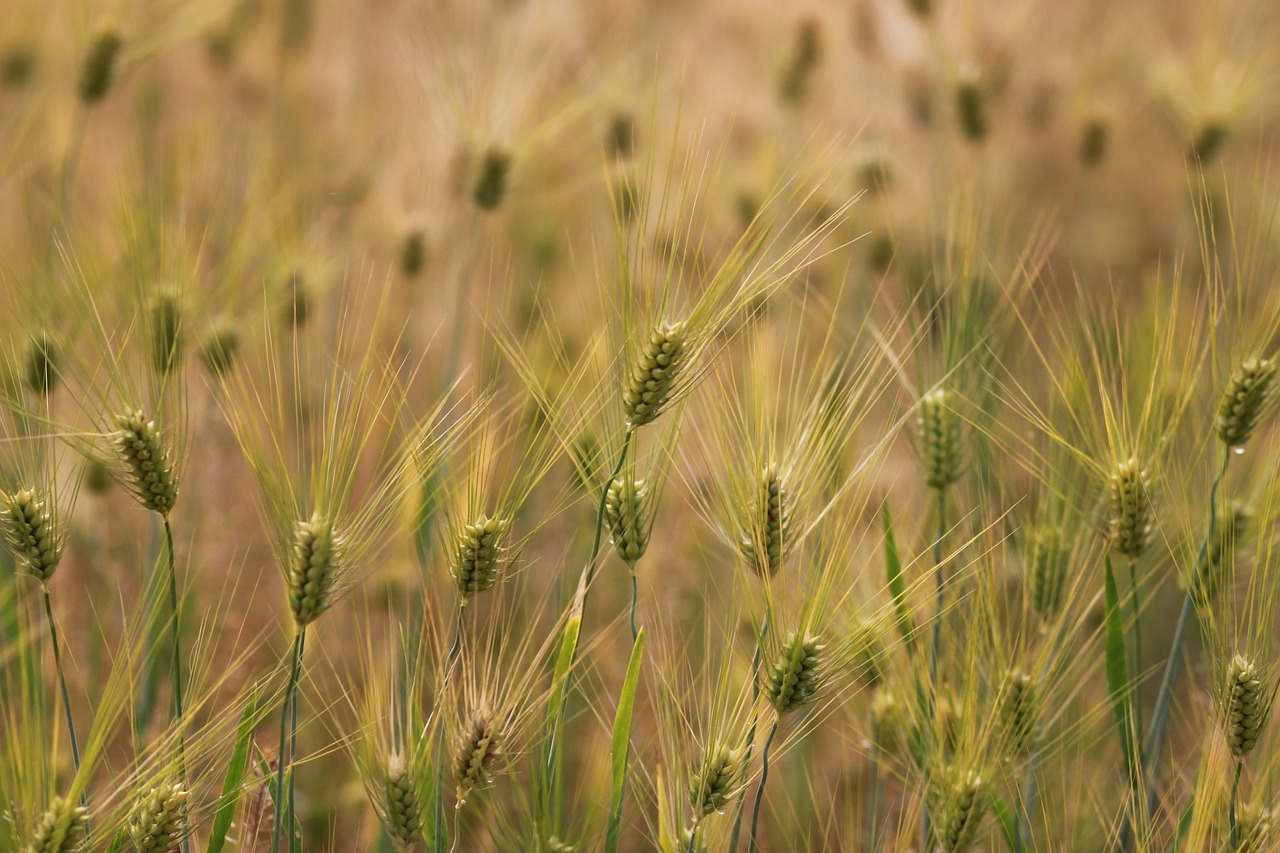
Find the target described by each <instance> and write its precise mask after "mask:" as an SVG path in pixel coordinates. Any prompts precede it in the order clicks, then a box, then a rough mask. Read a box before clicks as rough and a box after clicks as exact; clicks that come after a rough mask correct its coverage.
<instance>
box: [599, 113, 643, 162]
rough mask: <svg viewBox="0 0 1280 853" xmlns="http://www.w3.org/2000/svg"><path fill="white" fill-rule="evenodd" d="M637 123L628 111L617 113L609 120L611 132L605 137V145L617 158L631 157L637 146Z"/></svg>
mask: <svg viewBox="0 0 1280 853" xmlns="http://www.w3.org/2000/svg"><path fill="white" fill-rule="evenodd" d="M635 142H636V123H635V120H634V119H632V118H631V116H630V114H628V113H617V114H616V115H614V117H613V119H612V120H611V121H610V122H609V133H608V135H607V136H606V137H605V147H606V148H607V149H608V151H609V155H610V156H611V157H613V158H614V159H615V160H625V159H628V158H630V157H631V152H632V150H633V149H634V148H635Z"/></svg>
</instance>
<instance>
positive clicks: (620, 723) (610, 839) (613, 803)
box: [604, 628, 644, 853]
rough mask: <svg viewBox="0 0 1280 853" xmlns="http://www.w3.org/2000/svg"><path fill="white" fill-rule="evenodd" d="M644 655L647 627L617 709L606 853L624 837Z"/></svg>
mask: <svg viewBox="0 0 1280 853" xmlns="http://www.w3.org/2000/svg"><path fill="white" fill-rule="evenodd" d="M643 655H644V628H641V629H640V631H639V632H638V633H637V634H636V639H635V643H633V644H632V646H631V660H630V662H629V663H628V664H627V677H626V680H625V681H623V682H622V695H621V696H620V697H619V698H618V712H617V713H616V714H615V715H614V718H613V742H612V745H611V747H610V754H611V755H612V757H613V792H612V794H611V795H610V797H609V828H608V831H607V832H606V833H605V842H604V849H605V851H606V853H617V850H618V843H619V842H620V841H621V839H622V794H623V791H624V789H625V788H626V786H627V755H628V752H629V751H630V747H631V715H632V713H633V712H634V711H635V705H636V687H637V685H638V684H639V683H640V660H641V658H642V656H643Z"/></svg>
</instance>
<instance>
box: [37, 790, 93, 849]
mask: <svg viewBox="0 0 1280 853" xmlns="http://www.w3.org/2000/svg"><path fill="white" fill-rule="evenodd" d="M88 819H89V810H88V809H86V808H85V807H84V806H77V805H75V804H74V803H73V802H71V801H70V800H64V799H63V798H62V797H54V798H53V800H52V801H51V802H50V803H49V810H48V811H46V812H45V813H44V815H43V816H41V818H40V822H39V823H37V824H36V826H35V829H34V830H33V831H32V833H31V842H30V843H29V844H28V845H27V850H26V853H73V851H76V850H79V849H81V847H82V846H83V844H84V839H83V838H82V837H81V834H80V831H81V829H82V828H83V827H84V824H85V821H86V820H88Z"/></svg>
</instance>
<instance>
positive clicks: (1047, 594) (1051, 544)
mask: <svg viewBox="0 0 1280 853" xmlns="http://www.w3.org/2000/svg"><path fill="white" fill-rule="evenodd" d="M1028 540H1029V541H1028V545H1027V555H1026V573H1027V585H1028V597H1029V599H1030V603H1031V609H1032V610H1034V611H1035V612H1036V613H1037V614H1038V615H1039V616H1040V618H1041V619H1043V620H1044V621H1045V622H1049V621H1051V620H1052V619H1053V618H1054V617H1055V616H1056V615H1057V613H1058V608H1059V607H1061V606H1062V593H1063V587H1064V586H1065V585H1066V577H1067V561H1068V560H1069V559H1070V552H1069V551H1068V550H1067V547H1066V545H1065V544H1064V543H1063V541H1062V530H1061V529H1060V528H1058V527H1054V526H1045V527H1039V528H1036V529H1034V530H1033V531H1032V532H1031V535H1030V536H1029V537H1028Z"/></svg>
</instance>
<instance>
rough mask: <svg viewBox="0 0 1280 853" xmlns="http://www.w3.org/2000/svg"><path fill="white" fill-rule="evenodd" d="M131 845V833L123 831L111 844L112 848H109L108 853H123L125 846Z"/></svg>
mask: <svg viewBox="0 0 1280 853" xmlns="http://www.w3.org/2000/svg"><path fill="white" fill-rule="evenodd" d="M128 843H129V833H127V832H125V831H124V830H123V829H122V830H120V832H119V833H118V834H117V835H116V838H115V841H112V842H111V846H110V847H108V848H107V853H121V851H123V850H124V846H125V845H126V844H128Z"/></svg>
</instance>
